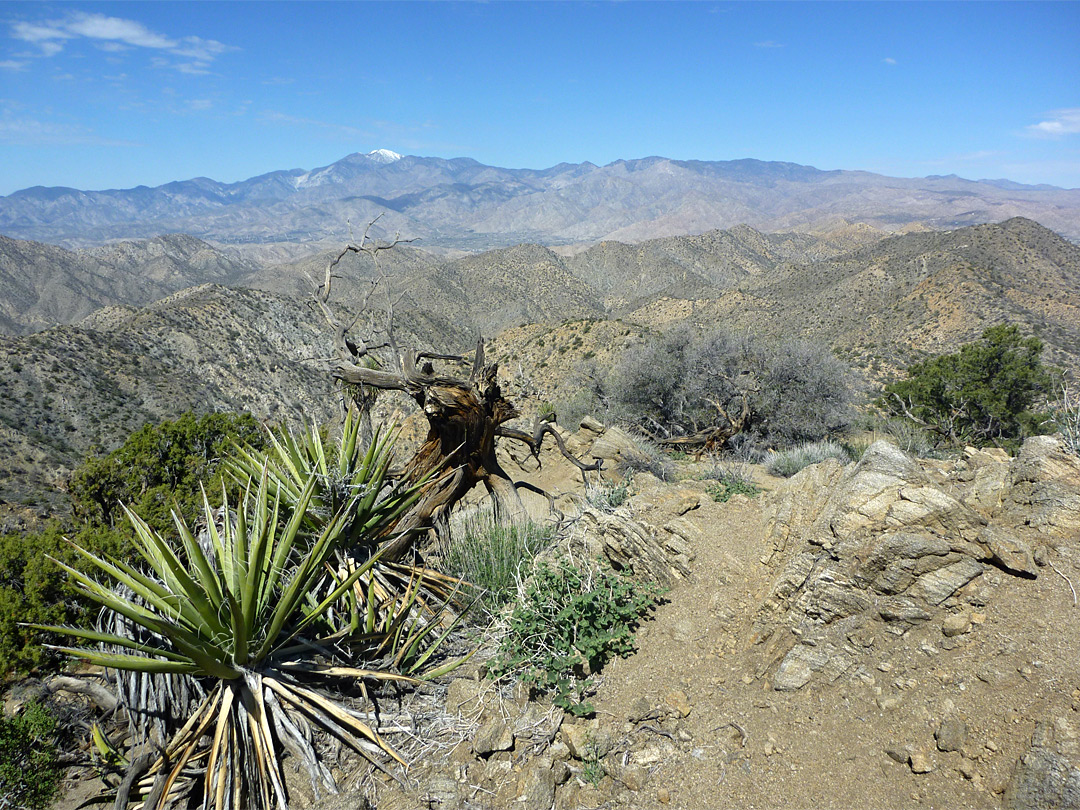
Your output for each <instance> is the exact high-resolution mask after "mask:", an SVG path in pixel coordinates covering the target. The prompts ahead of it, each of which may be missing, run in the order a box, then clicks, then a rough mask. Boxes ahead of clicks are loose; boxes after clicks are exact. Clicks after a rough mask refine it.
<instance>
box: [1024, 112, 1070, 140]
mask: <svg viewBox="0 0 1080 810" xmlns="http://www.w3.org/2000/svg"><path fill="white" fill-rule="evenodd" d="M1024 131H1025V132H1026V133H1027V134H1028V135H1034V136H1035V137H1037V138H1060V137H1062V136H1064V135H1077V134H1080V107H1069V108H1066V109H1062V110H1053V111H1051V112H1050V117H1049V118H1047V120H1045V121H1040V122H1039V123H1037V124H1032V125H1031V126H1029V127H1027V128H1026V129H1025V130H1024Z"/></svg>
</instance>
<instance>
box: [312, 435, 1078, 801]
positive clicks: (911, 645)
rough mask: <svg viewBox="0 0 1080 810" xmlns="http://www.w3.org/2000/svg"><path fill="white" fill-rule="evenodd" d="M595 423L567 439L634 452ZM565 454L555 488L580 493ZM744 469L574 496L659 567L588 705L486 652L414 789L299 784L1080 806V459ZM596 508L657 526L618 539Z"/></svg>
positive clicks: (879, 453)
mask: <svg viewBox="0 0 1080 810" xmlns="http://www.w3.org/2000/svg"><path fill="white" fill-rule="evenodd" d="M610 430H611V429H605V428H603V427H602V426H599V425H597V424H596V423H589V424H587V425H586V426H584V427H583V429H582V430H580V431H578V432H577V433H575V434H573V435H572V436H570V437H569V439H570V440H571V441H572V442H574V443H575V444H576V446H577V447H578V449H579V450H583V451H584V452H585V453H586V454H589V453H590V452H592V450H593V448H596V447H598V446H599V447H600V451H601V452H603V453H605V454H607V455H608V456H609V457H610V458H612V459H614V458H615V457H617V456H618V455H619V454H622V453H632V452H634V450H633V447H632V445H630V444H627V443H626V442H625V441H624V440H623V439H622V438H621V437H620V436H619V434H618V433H617V432H616V433H614V434H612V433H610ZM543 462H544V469H547V473H546V475H547V476H548V479H549V480H551V479H554V478H557V477H558V475H559V474H558V473H556V472H555V471H553V470H552V469H550V468H551V467H553V466H557V465H558V464H559V463H560V462H559V459H558V457H557V456H555V455H553V454H552V455H549V456H545V457H544V458H543ZM522 471H523V472H524V470H522ZM564 472H566V471H564ZM533 473H534V474H535V473H537V471H536V470H535V469H533ZM759 475H760V473H759ZM572 478H573V476H572V475H571V474H569V473H567V475H566V478H564V479H563V480H564V481H565V482H567V483H566V484H565V486H564V491H562V492H561V493H559V494H560V498H561V502H562V503H563V505H564V506H565V505H568V504H569V503H570V502H572V501H574V500H575V498H577V502H578V504H579V505H580V504H581V500H580V494H577V495H575V494H574V493H575V492H577V493H580V485H573V484H572V483H570V482H571V480H572ZM759 480H760V482H761V483H762V484H763V485H765V486H766V487H767V488H769V489H771V491H770V492H769V493H768V495H767V496H766V497H765V498H764V499H763V500H757V499H755V500H751V499H749V498H747V497H745V496H741V495H737V496H734V497H732V498H731V500H730V501H729V502H728V503H725V504H718V503H714V502H712V501H711V499H710V498H708V497H707V496H706V494H705V493H704V488H703V484H702V482H700V481H696V480H693V479H685V480H682V481H681V482H679V483H678V484H674V485H672V484H663V483H661V482H659V481H656V480H655V479H653V478H651V476H648V475H642V474H638V476H636V477H635V479H634V483H633V487H632V489H633V495H632V497H631V500H630V501H629V502H628V504H626V505H625V506H622V507H619V508H617V509H616V510H615V511H614V512H613V513H609V514H607V515H604V516H598V515H597V513H596V511H595V510H594V509H592V508H590V507H588V506H584V507H582V508H581V510H580V516H579V517H578V518H577V519H576V521H574V523H573V526H574V529H573V531H572V532H571V534H570V535H569V537H570V538H571V539H570V543H571V545H570V547H571V548H576V549H577V550H578V552H581V553H584V552H585V550H590V551H591V553H594V554H596V555H598V556H600V557H601V558H603V559H607V560H608V561H609V563H616V562H617V563H618V564H619V565H621V566H624V567H629V568H634V567H635V560H636V561H639V562H640V566H639V569H638V570H639V573H641V574H643V575H644V576H645V577H646V578H655V577H658V576H659V577H663V578H664V580H665V581H666V582H668V583H669V584H670V586H671V590H670V591H669V602H668V604H666V605H664V606H662V607H661V608H660V610H659V611H658V614H657V617H656V619H655V621H652V622H649V623H648V624H647V625H646V627H645V628H643V630H642V631H641V632H640V633H639V645H640V651H639V652H638V653H637V654H636V655H635V656H633V657H632V658H630V659H627V660H619V661H616V662H613V663H612V664H611V665H609V667H608V668H607V669H606V670H605V672H604V677H603V679H602V682H601V685H600V689H599V693H598V694H597V696H596V697H595V702H596V704H597V707H598V709H599V711H598V714H597V716H596V717H595V718H594V719H591V720H579V719H575V718H572V717H570V716H568V715H564V714H563V713H562V712H561V710H558V709H554V708H552V707H549V706H547V705H546V704H544V703H543V702H542V701H541V702H539V703H538V702H535V701H532V700H530V699H529V696H528V695H527V694H526V693H525V692H523V691H521V690H516V691H514V690H511V691H500V690H499V689H496V688H495V687H494V686H493V685H492V684H490V683H489V682H487V681H485V680H484V679H483V678H482V668H481V669H478V670H477V671H476V672H475V673H474V674H473V675H472V676H469V675H468V673H466V674H465V675H466V676H465V677H463V678H462V677H459V678H457V679H456V680H453V681H452V682H450V684H449V688H448V691H446V692H439V693H437V694H440V695H443V696H444V697H441V698H438V701H439V703H440V704H441V705H444V712H445V714H443V715H441V716H442V717H445V718H447V719H446V720H445V721H443V723H444V725H443V728H445V729H447V736H446V737H445V738H444V739H443V741H442V742H441V743H439V744H432V746H431V747H430V748H429V749H428V750H427V751H426V752H425V756H424V757H423V758H422V759H421V760H420V761H419V762H418V765H417V766H415V767H414V769H413V770H412V771H411V776H412V777H414V779H415V781H413V782H411V783H410V784H411V787H409V788H407V789H405V790H402V789H401V788H398V787H394V786H392V785H389V784H386V785H383V786H382V787H380V788H377V789H375V790H374V793H372V790H371V788H368V789H364V790H359V791H357V792H353V793H346V794H343V795H341V796H338V797H329V798H325V799H323V800H322V801H321V802H320V803H318V804H315V805H314V806H315V807H317V808H319V810H338V809H339V808H345V807H356V806H358V803H359V806H368V805H365V804H364V802H366V801H368V800H369V799H372V800H373V803H372V804H371V805H370V806H371V807H375V808H378V810H406V808H407V809H408V810H414V809H415V808H422V807H431V806H446V807H450V806H453V807H461V808H501V807H509V806H515V807H516V806H521V807H523V808H534V810H547V808H552V807H554V808H568V809H569V808H601V807H603V808H618V807H626V808H640V807H663V806H668V805H670V806H673V807H682V808H689V809H690V810H694V809H696V808H701V810H705V809H706V808H714V807H716V806H718V804H723V805H724V806H730V807H747V808H749V807H809V806H814V807H825V808H843V807H851V806H874V807H882V806H888V807H897V808H900V807H904V808H921V807H960V806H963V807H971V808H999V807H1005V808H1008V810H1036V808H1040V809H1041V810H1046V809H1049V808H1066V807H1074V806H1076V798H1077V796H1078V793H1077V789H1078V786H1080V767H1078V766H1080V744H1078V742H1077V740H1080V720H1077V719H1076V718H1077V712H1078V711H1080V665H1078V664H1077V662H1076V660H1075V655H1074V652H1075V648H1074V644H1073V643H1072V639H1073V637H1074V635H1075V633H1073V632H1072V628H1074V627H1075V622H1076V621H1077V618H1076V616H1077V615H1078V614H1077V610H1078V608H1077V607H1076V604H1075V592H1074V591H1071V588H1072V580H1073V578H1074V576H1075V574H1076V572H1077V571H1080V551H1078V550H1077V548H1076V545H1075V541H1076V539H1077V531H1078V529H1080V459H1077V458H1076V457H1075V456H1070V455H1067V454H1066V453H1065V452H1064V451H1063V449H1062V445H1061V444H1060V443H1059V442H1057V441H1056V440H1055V439H1052V438H1049V437H1040V438H1037V439H1033V440H1029V441H1028V442H1027V443H1026V444H1025V446H1024V448H1023V449H1022V451H1021V452H1020V454H1019V455H1018V456H1017V457H1016V458H1009V457H1007V456H1005V455H1004V454H1000V453H995V452H989V453H987V452H983V451H969V452H968V453H966V454H965V456H964V457H963V458H962V459H959V460H957V461H956V462H949V463H943V462H928V461H925V460H917V459H912V458H909V457H906V456H905V455H904V454H903V453H901V452H900V451H898V450H897V449H896V448H895V447H893V446H891V445H887V444H885V443H880V442H879V443H877V444H875V445H873V446H872V447H871V448H870V449H869V450H868V451H867V453H866V454H865V456H864V457H863V459H862V460H860V461H859V462H858V463H854V464H851V465H848V466H847V467H840V466H839V465H838V464H836V463H835V462H825V463H823V464H821V465H817V466H815V467H811V468H807V469H806V470H804V471H803V472H802V473H800V474H799V475H798V476H796V477H794V478H793V479H791V480H789V481H778V480H776V479H769V478H759ZM605 521H610V522H611V523H612V524H614V525H618V526H619V527H620V529H619V530H618V532H616V535H618V536H625V535H626V533H627V532H629V533H631V534H634V535H637V536H640V537H649V538H651V544H650V546H649V550H647V551H645V552H644V553H642V554H641V555H640V556H637V557H635V556H634V555H631V557H629V558H625V557H624V558H620V557H619V553H618V552H617V551H616V549H619V548H621V547H624V545H623V543H622V542H621V541H615V542H610V541H608V540H607V539H606V538H607V533H606V532H605V530H604V529H603V528H602V527H603V526H604V525H605ZM672 539H675V540H676V542H674V543H670V542H669V541H670V540H672ZM954 549H955V550H954ZM425 700H429V701H430V700H431V698H430V697H429V698H425ZM451 728H452V729H453V731H452V733H451V732H450V729H451Z"/></svg>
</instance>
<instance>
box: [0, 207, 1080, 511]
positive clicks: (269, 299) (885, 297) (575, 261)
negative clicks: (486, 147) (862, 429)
mask: <svg viewBox="0 0 1080 810" xmlns="http://www.w3.org/2000/svg"><path fill="white" fill-rule="evenodd" d="M173 239H174V238H173V237H170V238H169V240H173ZM169 240H165V241H164V243H169ZM8 241H9V242H11V241H12V240H8ZM191 241H192V244H196V245H198V244H202V243H197V241H196V240H191ZM16 244H19V243H16ZM150 244H153V243H143V244H142V245H141V246H140V245H135V246H125V245H119V246H110V247H109V248H104V249H93V250H87V251H79V252H76V253H68V254H60V255H66V256H68V257H71V256H75V257H78V258H79V260H81V261H87V262H89V261H91V259H92V260H93V261H97V262H98V265H94V267H102V266H105V264H104V262H105V261H106V260H107V261H108V262H110V265H109V266H113V267H128V268H130V273H131V274H135V275H137V273H138V271H137V268H138V267H141V266H144V265H143V264H140V262H142V261H143V258H142V257H145V256H147V255H151V254H153V255H156V254H155V252H154V250H151V249H150V248H149V247H148V246H147V245H150ZM37 248H38V249H39V251H40V255H42V256H48V255H53V254H51V253H49V251H57V250H59V249H56V248H50V247H48V246H37ZM200 251H201V252H200ZM193 255H204V256H207V257H209V259H208V261H207V263H206V264H204V265H203V267H204V268H209V269H205V270H199V269H198V268H195V269H189V270H185V271H178V272H175V273H174V272H172V271H171V269H170V265H169V264H168V262H164V263H160V264H158V265H152V266H155V267H158V268H159V269H158V270H157V271H155V272H156V275H154V274H152V273H150V275H152V276H153V277H152V278H151V279H150V280H149V281H147V282H146V283H147V284H149V285H153V284H167V283H172V280H173V279H177V280H178V279H183V278H188V277H190V276H191V275H195V276H198V273H199V272H205V273H206V274H208V275H211V276H212V275H213V274H214V273H216V272H219V269H220V267H221V266H220V265H219V264H217V263H215V262H214V261H211V260H210V259H212V258H213V257H214V256H215V255H216V254H214V253H212V252H206V250H204V249H202V248H200V249H199V250H196V251H194V253H193ZM332 255H334V253H333V252H332V253H330V254H327V253H323V254H319V255H316V256H311V257H308V258H306V259H303V260H300V261H298V262H293V263H290V264H285V265H274V266H270V267H262V268H259V269H258V270H255V271H253V272H249V273H246V274H243V275H240V276H237V277H236V282H235V283H238V284H243V285H246V286H245V287H236V288H227V287H222V286H219V285H216V284H203V285H201V286H197V287H192V288H188V289H185V290H182V291H179V292H176V293H173V294H171V295H169V296H168V297H166V298H164V299H162V300H160V301H157V302H155V303H153V304H150V305H148V306H146V307H144V308H142V309H138V308H135V307H130V306H121V307H117V306H112V307H106V308H104V309H101V310H98V311H96V312H94V313H93V314H91V315H90V316H89V317H87V318H85V319H84V320H82V321H81V322H79V323H75V324H71V325H65V326H57V327H54V328H51V329H47V330H45V331H42V332H39V333H37V334H33V335H28V336H23V337H15V336H12V337H6V338H0V379H3V380H4V385H3V386H2V387H0V420H2V423H3V424H2V425H0V450H3V451H4V452H3V454H2V458H3V460H0V498H4V499H8V500H11V499H19V498H22V497H25V496H26V494H27V493H29V492H41V491H43V490H44V489H46V488H48V487H50V486H59V485H62V481H63V478H64V475H65V471H66V470H68V469H70V468H71V467H72V466H73V465H74V464H76V463H77V462H78V461H79V460H80V459H81V457H82V456H83V455H84V454H85V453H86V452H87V451H88V450H89V449H90V448H91V447H95V446H102V447H105V448H111V447H113V446H115V445H116V444H118V443H119V442H120V441H121V440H122V439H123V438H124V437H125V436H126V435H127V434H128V433H129V432H130V431H131V430H133V429H135V428H137V427H139V426H140V425H141V424H143V423H144V422H146V421H159V420H161V419H164V418H170V417H175V416H177V415H178V414H180V413H182V412H183V411H185V410H188V409H192V408H194V409H197V410H200V411H206V410H224V409H243V410H249V411H251V412H252V413H255V414H256V415H258V416H259V417H260V418H263V419H267V420H270V421H280V420H287V421H291V422H294V423H296V422H298V421H300V420H302V419H303V418H308V419H319V420H326V419H331V418H332V417H333V416H334V414H335V413H336V412H337V408H338V405H337V403H338V401H339V398H340V394H338V393H337V392H335V391H334V388H333V385H332V383H331V381H330V379H329V375H328V373H327V371H326V369H327V360H328V359H329V355H330V354H331V344H330V339H329V335H328V334H327V332H326V329H325V326H324V324H322V323H321V321H320V318H319V315H318V312H317V311H316V309H315V308H314V307H313V306H311V304H310V299H309V296H310V290H311V281H310V280H309V276H314V277H321V276H322V274H323V273H324V272H325V268H326V264H327V261H328V260H329V258H330V257H332ZM98 257H101V258H98ZM125 260H126V261H127V264H126V265H125V264H124V261H125ZM380 262H381V264H380V269H379V270H378V271H376V270H375V269H374V266H373V265H372V264H371V263H370V260H368V259H367V258H366V257H361V258H359V259H358V258H357V257H355V256H354V255H353V254H349V256H348V257H347V258H346V259H345V260H344V261H343V262H342V264H341V265H340V266H339V268H338V270H339V271H340V272H339V273H338V275H339V276H340V278H339V279H338V282H337V286H336V288H335V296H334V299H335V304H336V305H337V306H340V307H341V309H342V311H348V312H355V311H356V310H357V309H358V308H361V307H362V306H363V305H364V304H365V301H364V298H365V295H366V294H367V293H368V292H369V291H371V289H372V287H371V283H372V281H373V280H375V279H378V280H380V285H379V287H378V288H377V289H376V290H375V292H374V293H372V294H371V295H370V296H369V297H368V300H367V301H366V307H367V309H366V312H363V313H362V317H361V319H360V321H359V323H361V324H366V325H367V327H368V328H374V329H379V328H382V327H383V326H384V324H385V314H384V309H385V307H386V304H387V301H388V300H389V301H391V302H392V303H393V308H394V321H395V324H396V332H397V335H398V339H399V342H402V343H405V344H406V345H415V346H418V347H422V348H427V349H431V350H434V351H437V352H439V353H446V352H450V353H465V352H467V351H469V350H470V349H471V348H472V346H474V345H475V341H476V337H477V336H478V335H483V336H485V337H486V338H493V337H495V340H494V342H493V343H492V344H491V352H492V354H491V355H490V356H492V357H494V358H496V359H499V360H500V362H501V363H502V367H503V369H504V373H505V377H506V379H507V384H508V385H509V386H510V389H509V390H510V391H511V395H512V396H515V397H519V398H524V399H526V400H530V399H531V400H534V401H535V403H536V404H538V403H539V402H540V401H545V400H546V401H556V400H566V399H569V398H572V397H573V395H574V392H575V389H576V388H577V387H580V386H581V385H582V384H583V378H582V376H581V374H580V373H579V371H578V369H579V367H580V366H581V364H582V361H586V360H589V361H592V363H594V364H597V365H598V367H599V368H600V369H601V370H602V369H603V368H605V367H607V366H608V365H609V364H610V363H611V362H612V361H613V360H614V358H615V357H616V356H617V354H618V352H620V351H624V350H631V351H632V350H633V347H634V346H635V345H636V343H637V342H639V341H640V340H641V339H642V336H643V335H644V334H646V333H648V332H649V331H653V330H662V329H664V328H666V327H667V326H668V325H671V324H673V323H676V322H680V321H683V320H690V321H693V322H697V323H699V324H701V325H703V326H715V325H718V324H725V325H728V326H730V327H732V328H734V329H738V330H748V331H751V332H755V333H759V334H762V335H765V336H771V337H775V338H805V339H809V340H813V341H817V342H822V343H825V344H826V345H828V346H830V347H831V348H832V349H833V351H834V352H835V353H836V354H837V355H838V356H839V357H841V358H842V359H844V360H846V361H847V362H849V363H850V364H851V365H852V367H853V368H854V369H855V370H856V372H858V374H859V376H860V377H861V378H862V380H863V381H864V382H871V383H872V382H873V381H874V380H881V379H883V378H884V377H886V376H888V375H889V374H891V373H894V372H896V371H897V370H898V369H902V368H904V367H906V366H907V365H908V364H910V363H911V362H913V361H915V360H918V359H920V358H922V357H925V356H927V355H928V354H936V353H940V352H947V351H955V350H956V349H957V348H958V347H959V346H960V345H961V344H962V343H964V342H966V341H969V340H973V339H975V338H977V337H979V335H981V333H982V332H983V330H984V329H985V328H986V327H988V326H990V325H993V324H996V323H1003V322H1008V323H1017V324H1019V325H1020V326H1021V327H1022V328H1023V329H1024V330H1025V331H1026V332H1030V333H1033V334H1036V335H1038V336H1039V337H1041V338H1042V339H1043V341H1044V342H1045V344H1046V354H1045V357H1046V359H1047V360H1048V361H1050V362H1052V363H1055V364H1057V365H1059V366H1061V367H1063V368H1065V369H1068V370H1070V372H1071V373H1072V374H1073V375H1075V374H1076V372H1077V369H1080V247H1078V246H1076V245H1074V244H1072V243H1070V242H1067V241H1066V240H1064V239H1063V238H1061V237H1060V236H1059V235H1057V234H1055V233H1054V232H1052V231H1050V230H1049V229H1047V228H1044V227H1042V226H1041V225H1038V224H1037V223H1035V222H1033V221H1031V220H1027V219H1020V218H1015V219H1011V220H1008V221H1006V222H1003V223H1000V224H995V225H978V226H972V227H967V228H960V229H956V230H954V231H948V232H926V231H916V232H912V233H906V234H902V235H897V236H885V235H884V234H882V233H880V232H874V231H872V230H866V229H855V233H854V234H851V233H850V232H849V233H847V235H846V236H844V237H842V238H836V239H833V240H832V241H830V240H828V239H824V238H822V237H815V236H811V235H808V234H798V233H795V234H762V233H759V232H757V231H755V230H753V229H751V228H749V227H739V228H734V229H731V230H730V231H716V232H710V233H707V234H703V235H700V236H684V237H665V238H663V239H659V240H651V241H648V242H645V243H642V244H638V245H626V244H620V243H611V242H606V243H602V244H599V245H595V246H593V247H590V248H588V249H586V250H583V251H581V250H579V251H573V252H570V253H568V254H562V255H560V253H558V252H555V251H553V250H551V249H548V248H545V247H542V246H539V245H519V246H515V247H513V248H506V249H499V250H494V251H488V252H485V253H481V254H476V255H469V256H464V257H460V258H457V259H445V258H439V257H436V256H432V255H431V254H429V253H426V252H424V251H421V250H418V249H416V248H415V247H412V246H409V245H400V246H398V247H396V248H394V249H393V250H391V251H388V252H385V253H383V254H381V259H380ZM69 266H70V265H69ZM234 267H235V266H234V265H229V266H228V269H229V270H230V271H231V269H233V268H234ZM85 277H86V278H96V276H94V275H92V274H90V273H89V271H87V273H86V276H85ZM177 283H179V281H177ZM251 288H256V289H251ZM387 292H389V299H388V298H387ZM73 294H74V293H73ZM88 300H89V299H88ZM87 306H89V304H87ZM73 311H74V310H73ZM496 336H497V337H496ZM523 404H524V403H523ZM528 409H529V407H528V406H526V410H528Z"/></svg>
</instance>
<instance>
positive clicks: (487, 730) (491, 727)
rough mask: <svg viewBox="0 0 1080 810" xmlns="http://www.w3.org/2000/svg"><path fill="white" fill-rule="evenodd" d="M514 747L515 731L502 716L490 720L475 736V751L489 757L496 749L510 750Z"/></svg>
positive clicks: (480, 755)
mask: <svg viewBox="0 0 1080 810" xmlns="http://www.w3.org/2000/svg"><path fill="white" fill-rule="evenodd" d="M513 747H514V733H513V732H512V731H511V730H510V727H509V726H508V725H506V722H505V721H504V720H503V719H502V718H501V717H494V718H492V719H491V720H488V722H486V723H485V724H484V725H482V726H481V727H480V730H479V731H477V732H476V736H475V737H474V738H473V752H474V753H475V754H476V755H477V756H478V757H487V756H490V755H491V754H494V753H495V752H496V751H509V750H511V749H512V748H513Z"/></svg>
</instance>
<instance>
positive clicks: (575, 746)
mask: <svg viewBox="0 0 1080 810" xmlns="http://www.w3.org/2000/svg"><path fill="white" fill-rule="evenodd" d="M559 733H560V734H562V738H563V742H565V743H566V747H567V748H568V749H569V750H570V756H572V757H573V758H574V759H585V757H586V755H587V748H586V746H587V745H588V744H589V742H590V741H591V740H592V734H593V731H592V729H590V728H588V727H586V726H583V725H580V724H579V723H563V725H562V728H561V729H559Z"/></svg>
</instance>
